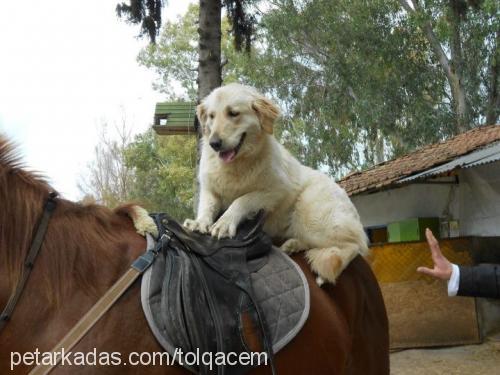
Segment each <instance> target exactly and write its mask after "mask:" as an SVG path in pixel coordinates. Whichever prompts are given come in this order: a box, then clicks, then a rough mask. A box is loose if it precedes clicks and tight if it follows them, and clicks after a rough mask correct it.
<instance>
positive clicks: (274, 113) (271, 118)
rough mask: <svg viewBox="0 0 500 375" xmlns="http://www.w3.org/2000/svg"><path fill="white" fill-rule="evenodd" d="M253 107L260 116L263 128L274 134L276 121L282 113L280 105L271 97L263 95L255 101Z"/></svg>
mask: <svg viewBox="0 0 500 375" xmlns="http://www.w3.org/2000/svg"><path fill="white" fill-rule="evenodd" d="M252 108H253V110H254V111H255V112H256V113H257V116H258V117H259V120H260V126H262V129H263V130H264V131H265V132H266V133H269V134H273V128H274V122H275V121H276V119H277V118H278V116H279V115H280V114H281V111H280V109H279V108H278V106H277V105H276V104H274V103H273V102H272V101H270V100H269V99H267V98H264V97H261V98H259V99H256V100H254V101H253V103H252Z"/></svg>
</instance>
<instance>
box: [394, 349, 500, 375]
mask: <svg viewBox="0 0 500 375" xmlns="http://www.w3.org/2000/svg"><path fill="white" fill-rule="evenodd" d="M391 374H393V375H399V374H403V375H413V374H415V375H423V374H425V375H438V374H439V375H441V374H446V375H448V374H453V375H455V374H457V375H461V374H464V375H482V374H488V375H491V374H500V341H498V340H495V341H493V340H489V341H485V342H484V343H483V344H481V345H467V346H457V347H449V348H439V349H409V350H403V351H400V352H395V353H392V354H391Z"/></svg>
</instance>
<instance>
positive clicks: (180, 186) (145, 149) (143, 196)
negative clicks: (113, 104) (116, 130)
mask: <svg viewBox="0 0 500 375" xmlns="http://www.w3.org/2000/svg"><path fill="white" fill-rule="evenodd" d="M125 161H126V165H127V166H128V167H129V168H131V169H132V170H133V171H134V176H135V182H134V185H133V188H132V189H131V192H130V199H131V200H135V201H137V202H139V203H140V204H142V205H143V206H144V207H145V208H146V209H148V210H149V211H151V212H168V213H169V214H170V215H171V216H173V217H175V218H176V219H178V220H183V219H185V218H188V217H189V218H191V217H193V209H192V207H193V190H194V181H195V176H194V173H195V172H194V171H195V165H196V137H188V136H180V135H179V136H168V137H159V136H158V135H157V134H155V133H154V132H153V130H148V131H147V132H145V133H144V134H140V135H138V136H136V138H135V140H134V141H133V142H132V143H130V144H129V145H128V147H127V149H126V150H125Z"/></svg>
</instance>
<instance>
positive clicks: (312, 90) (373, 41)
mask: <svg viewBox="0 0 500 375" xmlns="http://www.w3.org/2000/svg"><path fill="white" fill-rule="evenodd" d="M251 3H256V2H251ZM260 3H263V4H265V6H262V7H261V9H265V12H264V13H263V14H262V16H261V17H260V19H259V21H260V24H259V28H258V29H256V30H254V31H253V46H252V50H251V51H250V52H249V53H239V52H237V51H236V49H235V48H234V44H233V42H232V41H231V40H230V39H229V34H230V30H231V26H230V22H229V21H227V20H223V26H222V37H223V39H222V55H223V57H222V61H223V62H225V64H224V67H223V80H224V82H225V83H229V82H233V81H239V82H242V83H247V84H250V85H253V86H256V87H257V88H259V89H260V90H261V91H263V92H265V93H267V94H268V95H269V96H271V97H273V98H274V99H275V100H276V101H277V102H278V103H279V105H280V106H281V108H282V109H283V112H284V116H283V120H282V121H281V122H280V123H279V124H278V126H277V129H276V135H277V137H278V139H279V140H280V142H282V143H284V144H285V146H286V147H287V148H289V149H290V150H291V151H292V152H293V153H294V154H295V155H296V156H297V157H298V158H299V159H300V160H301V161H302V162H303V163H305V164H307V165H310V166H312V167H315V168H321V169H323V170H325V171H327V172H329V173H330V174H332V175H334V176H338V175H341V174H344V173H346V172H347V171H349V170H352V169H358V168H364V167H368V166H370V165H373V164H374V163H377V162H380V161H383V160H386V159H388V158H392V157H394V156H398V155H401V154H403V153H406V152H408V151H411V150H412V149H414V148H416V147H420V146H422V145H425V144H428V143H432V142H436V141H439V140H442V139H445V138H447V137H449V136H451V135H454V134H455V132H456V127H455V126H454V122H455V116H456V114H455V112H454V108H453V105H452V100H453V98H452V96H451V93H450V88H449V85H448V82H447V78H446V75H445V74H444V72H443V69H442V67H441V66H440V65H439V62H438V60H437V57H436V56H435V54H434V51H433V50H432V48H431V47H430V45H429V41H428V39H427V38H426V35H425V33H424V31H423V25H424V24H425V22H427V21H428V20H429V19H431V20H432V22H433V28H434V32H435V33H436V35H437V37H438V39H439V41H440V43H441V45H442V46H443V48H444V50H445V51H447V52H449V50H450V48H451V45H450V40H451V38H452V36H453V32H452V29H451V24H450V16H449V14H450V8H449V7H450V4H451V3H453V2H442V1H438V0H426V1H419V4H421V6H422V9H424V11H423V12H415V13H414V14H408V13H407V12H405V11H403V10H402V8H401V3H400V2H399V1H396V0H392V1H386V0H373V1H369V2H367V1H364V0H338V1H331V0H310V1H291V0H274V1H272V2H269V1H261V2H260ZM470 4H472V3H470V2H469V3H467V4H466V7H465V9H464V10H463V12H465V13H463V16H462V18H461V22H460V28H461V31H460V35H461V37H462V50H463V56H464V63H463V64H462V65H463V71H464V77H465V78H464V85H465V88H466V93H467V100H468V103H469V106H470V125H471V126H475V125H477V124H480V123H484V121H485V117H486V113H487V111H488V98H487V97H488V94H489V92H490V91H491V90H489V88H490V87H491V85H492V83H491V82H490V81H489V80H490V78H489V77H490V76H491V69H490V67H491V66H492V63H493V62H494V61H495V56H498V45H497V43H498V42H497V40H498V35H497V36H496V37H495V32H496V33H497V34H498V30H499V29H500V27H499V26H500V25H499V19H500V18H499V17H498V2H495V1H493V0H484V1H481V2H477V4H475V5H470ZM197 14H198V6H197V5H192V6H191V7H190V8H189V10H188V13H187V14H186V15H185V16H184V17H182V18H179V20H178V21H176V22H173V23H167V24H166V25H165V27H164V30H163V32H162V33H161V35H160V37H159V42H158V44H157V46H153V47H148V48H147V49H145V50H144V51H143V52H141V54H140V57H139V61H140V62H141V63H142V64H144V65H145V66H147V67H149V68H152V69H155V70H156V71H157V72H158V74H159V78H160V79H159V80H158V81H157V82H156V83H155V87H156V88H157V89H159V90H160V91H162V92H164V93H166V94H167V95H168V97H169V98H178V97H180V98H183V99H186V100H188V99H189V100H194V99H195V98H196V67H197V61H198V53H197V40H198V35H197V31H196V27H197V24H196V20H197ZM499 59H500V58H498V57H497V60H499ZM495 82H496V85H498V80H497V81H495ZM179 85H180V88H179ZM175 87H177V89H175V90H174V89H173V88H175ZM498 110H499V109H497V111H498ZM497 118H498V116H497Z"/></svg>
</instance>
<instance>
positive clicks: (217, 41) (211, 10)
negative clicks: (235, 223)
mask: <svg viewBox="0 0 500 375" xmlns="http://www.w3.org/2000/svg"><path fill="white" fill-rule="evenodd" d="M221 8H222V4H221V0H200V13H199V24H198V35H199V39H198V56H199V58H198V79H197V83H198V103H199V102H201V101H202V100H203V98H205V97H206V96H207V95H208V94H210V92H211V91H212V90H213V89H215V88H217V87H219V86H220V85H221V84H222V73H221V69H222V68H221V15H222V14H221ZM196 127H197V130H198V155H197V157H196V172H197V173H196V175H198V169H199V167H200V156H201V142H200V140H201V127H200V126H199V123H198V119H196ZM199 191H200V182H199V181H198V179H197V180H196V186H195V196H194V200H193V203H194V211H195V212H196V211H197V208H198V203H199V197H200V195H199Z"/></svg>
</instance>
